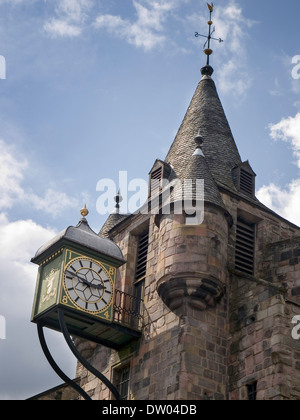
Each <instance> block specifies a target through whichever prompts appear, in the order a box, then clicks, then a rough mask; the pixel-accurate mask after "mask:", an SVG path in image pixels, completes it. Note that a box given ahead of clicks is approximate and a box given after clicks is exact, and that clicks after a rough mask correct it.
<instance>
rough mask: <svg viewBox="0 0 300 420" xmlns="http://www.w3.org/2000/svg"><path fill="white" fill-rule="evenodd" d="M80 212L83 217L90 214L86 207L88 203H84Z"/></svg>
mask: <svg viewBox="0 0 300 420" xmlns="http://www.w3.org/2000/svg"><path fill="white" fill-rule="evenodd" d="M80 214H81V216H82V218H83V219H85V217H86V216H87V215H88V214H89V211H88V209H87V208H86V204H85V205H84V207H83V209H81V210H80Z"/></svg>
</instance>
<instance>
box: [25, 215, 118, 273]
mask: <svg viewBox="0 0 300 420" xmlns="http://www.w3.org/2000/svg"><path fill="white" fill-rule="evenodd" d="M66 245H73V247H74V246H75V247H76V248H80V250H81V252H83V251H86V252H88V251H89V252H92V254H93V255H94V256H95V257H102V258H104V259H105V260H106V261H107V262H109V263H112V264H114V265H115V266H117V267H119V266H120V265H122V264H124V263H125V262H126V261H125V260H124V257H123V254H122V251H121V249H120V248H119V247H118V245H116V244H115V243H114V242H113V241H111V240H110V239H108V238H103V237H101V236H99V235H97V234H96V233H95V232H94V231H93V230H92V229H91V228H90V226H89V224H88V222H87V220H86V219H85V218H83V219H81V220H80V221H79V223H78V225H77V226H75V227H74V226H69V227H68V228H66V229H64V230H63V231H62V232H60V233H59V234H58V235H56V236H55V237H54V238H52V239H51V240H50V241H48V242H46V243H45V244H44V245H42V246H41V248H40V249H39V250H38V251H37V252H36V254H35V256H34V257H33V258H32V259H31V262H33V263H34V264H40V263H42V262H43V261H44V260H45V258H47V257H48V256H49V255H51V254H52V253H53V252H56V251H57V250H58V249H60V248H62V247H64V246H66Z"/></svg>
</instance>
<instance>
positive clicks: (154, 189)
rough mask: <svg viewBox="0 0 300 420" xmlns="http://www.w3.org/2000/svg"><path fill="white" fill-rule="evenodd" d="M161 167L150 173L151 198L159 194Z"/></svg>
mask: <svg viewBox="0 0 300 420" xmlns="http://www.w3.org/2000/svg"><path fill="white" fill-rule="evenodd" d="M162 169H163V168H162V166H160V167H159V168H157V169H155V171H153V172H152V173H151V194H150V195H151V196H154V195H156V194H159V193H160V187H161V180H162Z"/></svg>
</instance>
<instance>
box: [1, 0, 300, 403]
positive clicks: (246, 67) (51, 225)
mask: <svg viewBox="0 0 300 420" xmlns="http://www.w3.org/2000/svg"><path fill="white" fill-rule="evenodd" d="M299 17H300V3H299V1H298V0H285V1H279V0H272V1H271V0H228V1H227V0H226V1H225V0H219V1H215V12H214V15H213V20H214V24H215V26H216V32H215V34H216V36H217V37H221V38H222V39H224V43H222V44H219V43H217V42H216V43H214V45H213V50H214V54H213V56H212V58H211V64H212V66H213V67H214V70H215V73H214V75H213V78H214V80H215V82H216V85H217V89H218V92H219V95H220V98H221V101H222V104H223V106H224V109H225V112H226V115H227V118H228V120H229V123H230V126H231V129H232V132H233V135H234V138H235V141H236V143H237V146H238V148H239V151H240V154H241V156H242V159H243V160H247V159H249V161H250V164H251V166H252V167H253V169H254V171H255V172H256V174H257V179H256V187H257V196H258V197H259V198H260V199H261V200H262V201H263V202H264V203H265V204H267V205H268V206H270V207H272V208H273V209H274V210H275V211H277V212H278V213H279V214H281V215H282V216H283V217H286V218H288V219H289V220H291V221H293V222H294V223H296V224H298V225H300V215H299V210H298V209H299V206H300V174H299V168H300V100H299V93H300V68H299V67H297V64H298V63H300V43H299V41H300V34H299V29H298V28H299ZM207 20H208V10H207V6H206V2H205V1H203V0H97V1H96V0H60V1H58V0H0V55H2V56H3V57H4V58H5V61H6V78H5V79H1V80H0V243H1V245H2V246H1V250H2V252H1V256H0V260H1V264H0V284H1V287H2V292H1V294H0V316H1V317H5V319H6V339H5V340H1V339H0V399H8V398H13V399H16V398H21V399H22V398H26V397H29V396H31V395H33V394H35V393H38V392H40V391H42V390H44V389H47V388H49V387H51V386H55V385H56V384H58V383H59V382H60V379H59V378H57V377H56V375H55V373H53V372H52V371H51V368H50V367H49V366H48V364H47V362H46V361H45V360H44V356H43V354H42V352H41V349H40V348H39V343H38V340H37V334H36V330H35V326H34V325H33V324H31V323H30V322H29V319H30V313H31V306H32V299H33V293H34V286H35V279H36V267H35V266H33V265H32V264H31V263H30V258H31V257H32V256H33V255H34V253H35V251H36V250H37V249H38V248H39V247H40V245H41V244H43V243H44V242H45V241H47V240H48V239H50V238H51V237H52V236H53V235H54V234H55V233H57V232H58V231H60V230H62V229H64V228H65V227H67V226H69V225H75V224H76V223H77V222H78V220H79V217H80V214H79V210H80V208H81V207H82V206H83V204H84V203H86V204H87V207H88V209H89V210H90V214H89V216H88V220H89V222H90V225H91V227H92V228H93V229H94V230H96V231H98V230H100V228H101V226H102V225H103V223H104V221H105V219H106V217H107V216H105V215H100V214H99V213H98V212H97V207H96V203H97V199H98V197H99V195H100V194H101V192H99V191H97V190H96V186H97V183H98V181H99V180H101V179H103V178H110V179H112V180H114V182H115V183H116V185H117V184H118V177H119V171H127V172H128V179H129V180H131V179H135V178H142V179H145V180H147V177H148V172H149V170H150V169H151V167H152V165H153V163H154V161H155V159H156V158H160V159H164V158H165V156H166V154H167V152H168V149H169V147H170V145H171V143H172V141H173V139H174V137H175V135H176V132H177V130H178V128H179V125H180V123H181V121H182V119H183V117H184V114H185V112H186V109H187V107H188V105H189V102H190V100H191V97H192V95H193V93H194V90H195V89H196V86H197V84H198V82H199V80H200V68H201V67H202V66H203V65H204V64H205V56H204V54H203V43H204V41H203V39H201V38H195V37H194V33H195V32H200V33H203V34H206V33H207V24H206V22H207ZM298 56H299V57H298ZM0 63H1V62H0ZM0 65H1V64H0ZM0 70H1V69H0ZM2 70H3V69H2ZM0 74H1V71H0ZM298 75H299V77H298ZM117 187H118V185H117ZM1 319H2V318H1ZM49 341H50V343H52V346H53V348H55V349H56V353H57V357H58V359H60V360H61V363H62V366H64V368H65V369H66V371H67V372H68V373H69V374H70V375H71V376H74V375H75V367H74V366H75V363H74V359H73V358H72V357H71V356H70V353H69V352H68V350H67V349H66V347H65V345H64V343H63V340H62V339H61V336H60V335H59V334H55V333H52V332H49Z"/></svg>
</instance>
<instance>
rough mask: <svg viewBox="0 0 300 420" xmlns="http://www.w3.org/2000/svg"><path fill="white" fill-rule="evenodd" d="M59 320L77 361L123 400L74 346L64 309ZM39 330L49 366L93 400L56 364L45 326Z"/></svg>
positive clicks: (114, 388) (38, 327) (39, 327)
mask: <svg viewBox="0 0 300 420" xmlns="http://www.w3.org/2000/svg"><path fill="white" fill-rule="evenodd" d="M58 320H59V325H60V328H61V331H62V333H63V335H64V338H65V340H66V342H67V344H68V346H69V348H70V350H71V351H72V353H73V354H74V356H75V357H76V359H77V360H78V361H79V362H80V363H81V364H82V365H83V366H84V367H85V368H86V369H87V370H89V371H90V372H91V373H92V374H93V375H95V376H96V377H97V378H98V379H100V381H102V382H103V383H104V384H105V385H106V386H107V388H108V389H109V390H110V391H111V393H112V394H113V395H114V397H115V398H116V399H117V400H122V397H121V395H120V394H119V392H118V390H117V389H116V387H115V386H114V385H113V384H112V383H111V382H110V381H109V380H108V379H107V378H106V377H105V376H104V375H103V374H102V373H101V372H99V371H98V370H97V369H95V368H94V366H92V365H91V364H90V363H89V362H88V361H87V360H86V359H85V358H84V357H83V356H82V355H81V354H80V353H79V351H78V350H77V348H76V346H75V345H74V343H73V341H72V339H71V336H70V333H69V331H68V328H67V324H66V322H65V317H64V311H63V309H58ZM37 329H38V336H39V340H40V343H41V347H42V349H43V352H44V354H45V356H46V358H47V360H48V362H49V364H50V365H51V367H52V369H53V370H54V371H55V373H56V374H57V375H58V376H59V377H60V378H61V379H62V380H63V381H64V382H66V383H67V384H68V385H70V386H71V387H72V388H74V389H75V390H76V391H77V392H78V393H79V394H80V395H81V396H82V397H83V398H84V399H85V400H92V398H91V397H90V396H89V395H88V394H87V393H86V392H85V391H84V390H83V389H82V388H81V387H80V386H79V385H78V384H76V382H74V381H73V380H72V379H70V378H69V377H68V376H67V375H66V374H65V373H64V372H63V371H62V370H61V369H60V368H59V367H58V365H57V364H56V362H55V361H54V359H53V357H52V355H51V353H50V351H49V349H48V347H47V344H46V340H45V336H44V331H43V326H42V325H41V324H39V323H38V324H37Z"/></svg>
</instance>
